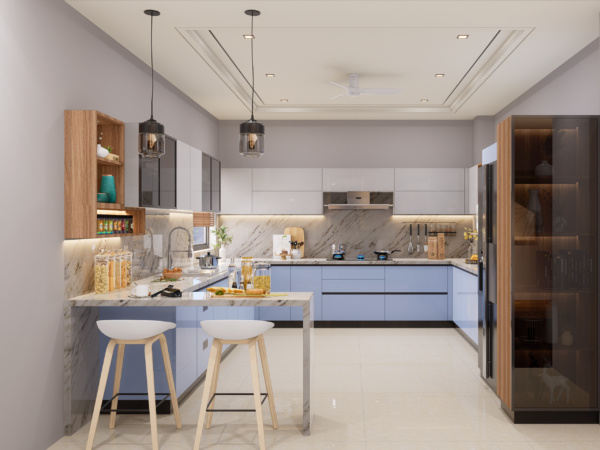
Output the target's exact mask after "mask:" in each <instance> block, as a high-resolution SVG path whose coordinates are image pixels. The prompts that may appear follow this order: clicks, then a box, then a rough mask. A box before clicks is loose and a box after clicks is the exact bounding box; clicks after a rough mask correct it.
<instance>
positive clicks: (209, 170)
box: [202, 153, 221, 212]
mask: <svg viewBox="0 0 600 450" xmlns="http://www.w3.org/2000/svg"><path fill="white" fill-rule="evenodd" d="M202 211H205V212H221V162H220V161H218V160H216V159H214V158H211V157H210V156H208V155H207V154H205V153H203V154H202Z"/></svg>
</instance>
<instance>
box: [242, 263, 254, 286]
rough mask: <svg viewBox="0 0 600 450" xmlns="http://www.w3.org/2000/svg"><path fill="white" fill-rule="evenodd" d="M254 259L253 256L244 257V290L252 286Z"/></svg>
mask: <svg viewBox="0 0 600 450" xmlns="http://www.w3.org/2000/svg"><path fill="white" fill-rule="evenodd" d="M253 266H254V261H252V257H251V256H244V257H243V258H242V286H244V287H243V289H244V290H246V289H251V288H252V272H253Z"/></svg>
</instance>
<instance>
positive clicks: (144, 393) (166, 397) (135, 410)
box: [100, 392, 264, 413]
mask: <svg viewBox="0 0 600 450" xmlns="http://www.w3.org/2000/svg"><path fill="white" fill-rule="evenodd" d="M119 395H148V393H147V392H142V393H132V392H118V393H117V394H115V395H113V398H111V399H110V400H107V401H106V403H105V404H104V405H102V407H101V408H100V411H110V412H116V413H118V412H150V410H149V409H105V408H106V407H107V406H108V405H109V403H112V401H113V400H114V399H115V398H117V397H118V396H119ZM154 395H164V396H165V398H163V399H162V400H161V401H160V402H158V403H157V404H156V407H157V408H158V407H159V406H160V405H162V404H163V403H164V402H165V401H166V400H167V399H168V398H169V397H170V396H171V394H169V393H167V394H165V393H164V392H161V393H158V392H157V393H155V394H154ZM263 401H264V400H263Z"/></svg>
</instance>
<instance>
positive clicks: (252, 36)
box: [244, 34, 254, 39]
mask: <svg viewBox="0 0 600 450" xmlns="http://www.w3.org/2000/svg"><path fill="white" fill-rule="evenodd" d="M244 39H254V35H253V34H245V35H244Z"/></svg>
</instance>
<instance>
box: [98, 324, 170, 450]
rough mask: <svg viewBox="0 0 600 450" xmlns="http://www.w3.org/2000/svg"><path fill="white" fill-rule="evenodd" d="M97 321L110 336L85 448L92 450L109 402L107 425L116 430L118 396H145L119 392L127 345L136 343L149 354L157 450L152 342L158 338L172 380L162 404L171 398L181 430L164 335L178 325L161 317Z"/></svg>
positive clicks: (155, 448) (148, 374) (152, 423)
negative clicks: (111, 375)
mask: <svg viewBox="0 0 600 450" xmlns="http://www.w3.org/2000/svg"><path fill="white" fill-rule="evenodd" d="M96 324H97V325H98V328H99V329H100V331H102V333H104V334H105V335H106V336H108V337H109V338H111V339H110V342H109V343H108V347H106V353H105V355H104V364H103V365H102V373H101V374H100V384H99V386H98V395H97V396H96V403H95V405H94V415H93V416H92V424H91V426H90V434H89V435H88V441H87V446H86V450H92V446H93V444H94V436H95V435H96V428H97V427H98V419H99V418H100V410H101V409H104V408H105V407H106V406H107V405H108V403H109V402H111V403H112V404H111V407H110V422H109V425H108V428H110V429H113V428H114V427H115V421H116V419H117V403H118V401H119V395H146V394H127V393H123V394H121V393H119V385H120V384H121V372H122V370H123V356H124V355H125V346H126V345H136V344H137V345H144V346H145V349H144V352H145V355H146V380H147V382H148V394H147V395H148V404H149V408H150V409H149V410H148V411H149V412H150V429H151V430H152V449H153V450H158V429H157V425H156V406H157V405H156V398H155V393H154V364H153V361H152V344H154V343H155V342H156V341H160V349H161V350H162V356H163V361H164V363H165V371H166V373H167V382H168V383H169V394H158V395H164V396H165V398H164V399H163V400H162V401H161V402H160V403H162V402H164V401H165V400H166V399H167V398H168V397H171V403H172V405H173V413H174V415H175V425H176V426H177V428H178V429H180V428H181V418H180V417H179V406H178V405H177V394H176V393H175V383H174V382H173V371H172V370H171V361H170V360H169V350H168V348H167V338H165V335H164V334H163V333H164V332H165V331H167V330H170V329H172V328H175V327H176V325H175V324H174V323H171V322H161V321H159V320H99V321H98V322H96ZM117 344H118V345H119V350H118V351H117V367H116V371H115V382H114V386H113V397H112V399H111V400H108V401H107V402H106V403H105V405H104V406H102V401H103V397H104V391H105V389H106V381H107V380H108V372H109V370H110V363H111V360H112V355H113V352H114V349H115V345H117ZM160 403H159V405H160Z"/></svg>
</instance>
